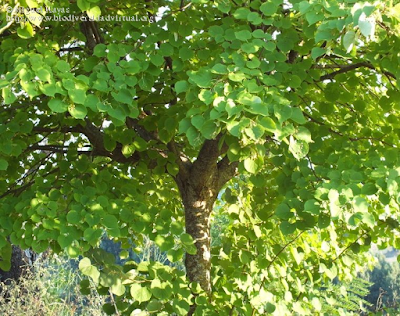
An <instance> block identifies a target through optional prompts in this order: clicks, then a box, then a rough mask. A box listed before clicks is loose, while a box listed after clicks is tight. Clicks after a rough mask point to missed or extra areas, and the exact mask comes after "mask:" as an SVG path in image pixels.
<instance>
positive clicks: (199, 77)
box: [188, 69, 212, 88]
mask: <svg viewBox="0 0 400 316" xmlns="http://www.w3.org/2000/svg"><path fill="white" fill-rule="evenodd" d="M188 75H189V80H190V81H193V82H194V83H195V84H196V85H197V86H199V87H200V88H209V87H210V86H211V83H212V76H211V74H210V72H209V71H207V70H204V69H203V70H199V71H189V72H188Z"/></svg>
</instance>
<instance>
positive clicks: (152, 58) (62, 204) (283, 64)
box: [0, 0, 400, 315]
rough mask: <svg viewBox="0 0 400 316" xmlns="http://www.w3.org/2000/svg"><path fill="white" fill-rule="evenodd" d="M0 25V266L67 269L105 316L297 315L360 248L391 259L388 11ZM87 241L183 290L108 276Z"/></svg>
mask: <svg viewBox="0 0 400 316" xmlns="http://www.w3.org/2000/svg"><path fill="white" fill-rule="evenodd" d="M3 7H5V8H4V9H5V10H4V11H3V13H2V21H3V22H2V26H1V28H0V32H1V38H2V41H1V49H2V55H1V57H0V58H1V63H0V69H1V73H2V75H1V79H0V86H1V89H2V103H3V104H2V110H1V112H0V120H1V127H0V131H1V136H0V139H1V141H0V142H1V147H0V151H1V156H0V169H1V171H0V172H1V173H0V177H1V179H2V181H1V182H0V191H1V192H2V193H1V194H0V204H1V219H0V223H1V231H0V233H1V236H2V237H1V239H0V247H1V250H0V254H1V257H2V258H3V261H2V262H1V263H0V264H1V268H3V269H5V268H7V267H9V260H10V249H11V246H10V244H9V243H8V241H7V236H10V241H11V243H12V244H14V245H18V246H20V247H22V248H23V249H25V248H29V247H30V248H32V249H33V250H34V251H37V252H41V251H44V250H45V249H47V248H48V247H51V248H52V250H53V251H55V252H60V251H62V250H66V251H67V253H68V254H69V255H70V256H72V257H74V256H75V257H76V256H78V255H83V256H84V258H83V259H82V261H81V264H80V268H81V269H82V271H83V272H84V273H85V274H86V275H88V276H90V277H91V278H92V279H93V280H94V281H95V282H97V283H98V284H99V291H104V289H109V290H110V291H111V292H112V293H114V294H116V295H117V296H119V298H118V300H117V301H116V303H115V304H114V305H113V306H111V305H109V306H107V307H106V310H107V311H109V312H112V311H113V308H114V309H115V308H117V309H119V310H120V313H127V314H129V313H130V312H131V311H133V310H134V309H135V308H140V309H143V310H147V311H153V312H158V313H161V311H162V312H163V313H164V314H166V315H167V314H170V313H172V312H175V313H177V314H186V313H189V314H193V313H196V314H197V315H203V314H207V315H212V314H216V313H218V314H220V313H223V314H225V315H235V314H241V315H255V314H258V313H259V314H265V313H276V314H278V315H285V314H290V313H292V312H293V311H295V312H297V313H300V314H301V313H303V314H307V313H309V312H310V310H314V311H319V310H321V302H323V301H324V300H325V298H324V294H323V293H322V292H321V291H319V286H320V284H321V282H323V281H324V282H327V281H328V280H332V279H333V278H335V277H336V276H338V277H339V278H340V279H342V280H343V279H346V278H347V279H348V278H350V277H351V275H355V274H356V273H357V272H358V271H359V270H360V269H361V266H363V265H364V261H363V258H362V257H359V256H358V255H357V254H361V255H362V254H363V253H364V252H365V251H367V250H368V249H369V247H370V244H371V242H374V243H378V244H381V246H382V247H384V246H385V245H393V246H397V247H399V245H400V244H399V240H400V239H399V238H398V235H396V234H395V231H398V226H399V223H398V220H399V215H400V214H399V206H398V202H399V199H398V196H399V191H398V184H399V179H400V177H399V172H400V169H399V150H398V146H399V119H398V116H399V113H398V111H399V108H398V100H399V90H398V83H399V82H398V77H399V71H398V69H399V68H398V65H399V59H398V54H399V49H398V48H399V47H400V45H399V30H400V29H399V19H400V18H399V12H400V4H397V1H381V2H376V3H374V4H370V3H368V2H359V3H356V2H355V1H350V0H349V1H344V2H342V1H340V2H339V1H315V2H308V1H296V0H293V1H281V0H272V1H268V2H261V1H241V0H235V1H225V0H221V1H215V2H209V1H204V0H193V1H190V2H189V1H184V0H181V1H156V0H148V1H145V2H143V3H142V2H138V1H133V2H132V1H130V2H129V3H126V2H123V1H117V0H110V1H106V2H102V1H99V0H78V1H77V2H72V3H70V2H69V1H59V2H57V3H51V2H50V1H46V0H43V1H41V0H29V1H28V0H26V1H19V2H14V1H11V0H8V1H6V4H5V5H3ZM21 8H26V9H28V8H31V9H33V10H29V11H28V10H22V9H21ZM34 8H36V10H34ZM43 8H47V9H43ZM46 11H47V12H46ZM43 16H44V20H43V21H40V17H43ZM89 17H91V18H92V19H90V18H89ZM18 19H19V20H18ZM24 19H25V20H24ZM18 21H22V22H18ZM216 201H217V202H218V203H219V204H220V208H219V211H218V212H220V213H222V214H223V216H227V217H228V218H229V223H228V224H227V227H226V228H225V229H224V231H221V235H222V247H216V248H214V249H211V247H210V225H211V221H212V220H213V207H214V204H215V203H216ZM103 231H106V233H107V234H108V236H110V237H112V238H113V239H114V240H116V241H120V242H122V246H123V247H125V248H130V247H131V242H130V241H132V242H133V243H134V244H135V245H136V246H137V247H139V246H140V244H141V242H142V241H143V238H144V236H148V237H149V238H150V239H151V240H153V241H154V242H155V243H156V244H157V245H158V246H159V247H160V249H161V250H162V251H167V254H168V258H169V260H170V261H171V262H177V261H180V260H183V258H184V261H185V267H186V272H185V273H186V275H185V273H182V272H181V271H179V270H177V269H173V268H171V267H168V266H164V265H162V264H160V263H154V262H143V263H140V264H139V265H138V266H137V265H135V264H134V263H127V264H125V266H124V268H123V269H119V268H118V267H117V266H115V265H114V264H113V260H112V258H109V257H108V256H106V255H105V254H104V253H102V252H101V251H99V250H98V249H97V245H98V243H99V239H100V237H101V235H102V234H103ZM126 289H129V291H126Z"/></svg>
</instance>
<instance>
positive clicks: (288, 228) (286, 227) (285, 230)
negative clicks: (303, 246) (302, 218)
mask: <svg viewBox="0 0 400 316" xmlns="http://www.w3.org/2000/svg"><path fill="white" fill-rule="evenodd" d="M279 229H280V230H281V232H282V234H284V235H290V234H293V233H294V232H295V230H296V224H291V223H289V222H286V221H285V222H282V223H281V224H280V225H279Z"/></svg>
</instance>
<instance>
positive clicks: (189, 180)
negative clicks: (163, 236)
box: [170, 136, 237, 315]
mask: <svg viewBox="0 0 400 316" xmlns="http://www.w3.org/2000/svg"><path fill="white" fill-rule="evenodd" d="M219 139H220V136H219V137H218V138H217V139H215V140H206V141H205V142H204V144H203V146H202V148H201V150H200V152H199V154H198V156H197V159H196V160H195V161H194V162H193V163H192V162H190V161H188V160H187V159H186V158H185V157H184V156H181V155H180V153H179V152H178V150H177V149H176V147H175V146H174V144H170V148H171V149H172V151H173V152H174V153H175V154H176V155H177V163H178V166H179V173H178V175H177V176H176V177H175V181H176V184H177V185H178V188H179V192H180V194H181V197H182V202H183V206H184V208H185V225H186V232H187V233H188V234H189V235H191V236H192V238H193V240H194V241H195V246H196V249H197V252H196V254H195V255H191V254H188V253H186V259H185V267H186V275H187V277H188V278H189V280H190V281H191V282H198V283H199V284H200V286H201V288H202V289H203V290H204V291H205V292H206V293H208V294H209V296H210V297H211V291H212V289H211V249H210V245H211V235H210V216H211V213H212V209H213V206H214V202H215V200H216V199H217V196H218V192H219V191H220V190H221V188H222V187H223V185H224V184H225V183H226V182H227V181H229V180H230V179H231V178H232V177H233V176H234V175H235V173H236V168H237V162H234V163H230V162H229V159H228V158H227V157H226V156H225V157H223V158H222V159H220V156H221V155H222V154H224V153H225V152H226V150H227V146H221V148H220V146H219ZM195 309H196V306H195V305H192V306H191V308H190V311H189V313H188V315H193V313H194V311H195Z"/></svg>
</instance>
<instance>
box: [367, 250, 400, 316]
mask: <svg viewBox="0 0 400 316" xmlns="http://www.w3.org/2000/svg"><path fill="white" fill-rule="evenodd" d="M361 276H362V277H363V278H364V279H366V280H368V281H369V282H371V283H372V285H371V287H370V288H369V292H370V293H369V294H368V295H367V296H366V297H365V299H366V300H367V301H368V302H370V303H371V304H373V305H372V306H374V309H375V310H376V311H379V310H382V309H383V308H384V307H394V308H398V307H400V264H399V263H398V262H392V263H389V262H388V261H387V260H386V258H385V256H383V255H382V254H378V255H377V263H376V265H375V266H374V268H373V269H372V270H369V271H366V272H364V273H363V274H362V275H361Z"/></svg>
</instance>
